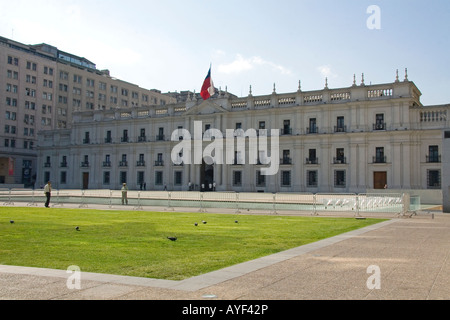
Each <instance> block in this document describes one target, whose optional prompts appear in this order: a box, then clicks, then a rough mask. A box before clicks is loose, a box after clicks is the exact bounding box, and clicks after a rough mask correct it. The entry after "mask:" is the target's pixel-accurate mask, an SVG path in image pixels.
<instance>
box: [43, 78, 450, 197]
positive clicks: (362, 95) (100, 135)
mask: <svg viewBox="0 0 450 320" xmlns="http://www.w3.org/2000/svg"><path fill="white" fill-rule="evenodd" d="M420 96H421V92H420V90H419V89H418V88H417V87H416V85H415V84H414V83H413V82H412V81H409V80H408V78H407V75H406V74H405V78H404V79H399V77H398V74H397V77H396V78H395V80H394V81H393V82H389V83H384V84H375V85H366V84H365V83H364V80H363V79H362V81H361V83H358V84H357V83H356V80H354V82H353V84H352V85H351V86H349V87H345V88H337V89H330V88H328V86H327V85H326V86H325V88H323V89H320V90H315V91H307V92H306V91H302V90H301V88H299V90H298V91H297V92H292V93H286V94H278V93H276V90H275V88H274V91H273V92H272V93H271V94H268V95H264V96H253V95H252V94H251V92H250V94H249V95H248V96H247V97H240V98H238V97H235V96H232V95H230V94H228V93H227V92H218V93H217V94H216V95H215V96H214V97H213V98H211V99H208V100H206V101H203V100H202V99H198V98H197V97H195V96H194V97H193V96H192V95H188V97H187V99H179V102H178V103H174V104H167V105H164V106H146V107H139V106H137V107H136V106H135V107H131V108H129V109H116V110H105V111H99V110H89V111H76V112H75V113H74V115H73V116H74V120H75V121H74V123H73V126H72V128H70V129H63V130H53V131H44V132H42V135H40V136H39V148H38V149H39V163H38V169H39V170H38V172H39V174H38V181H39V183H41V184H42V183H44V182H45V181H46V180H48V179H51V180H52V181H53V184H54V185H55V186H56V187H58V188H94V189H95V188H107V189H117V188H119V187H120V185H121V183H123V182H127V183H128V185H129V186H130V188H135V189H138V188H140V185H141V183H144V182H145V184H146V189H147V190H163V189H164V188H165V187H167V189H168V190H188V188H189V185H191V187H193V188H194V189H195V190H201V186H202V185H204V189H205V190H208V189H209V185H210V184H213V183H215V186H216V190H220V191H237V192H244V191H245V192H314V193H316V192H357V193H361V192H366V190H367V189H383V188H384V187H385V186H386V185H388V186H389V188H392V189H440V188H441V169H442V168H441V167H442V166H441V149H442V130H443V129H444V128H448V127H449V125H450V118H449V117H448V115H449V111H450V105H438V106H424V105H422V103H421V102H420ZM199 126H200V127H199ZM183 129H185V130H187V132H189V133H190V135H191V136H190V138H191V140H189V141H188V142H189V143H190V146H191V147H192V149H193V148H194V146H195V145H196V144H197V146H200V147H201V150H203V151H205V150H208V146H211V144H212V143H213V141H214V139H212V136H213V135H215V137H217V134H218V133H217V131H214V130H213V129H217V130H218V132H220V133H221V134H222V136H223V137H226V134H227V133H226V132H227V130H233V132H234V133H233V138H232V140H233V142H232V144H233V149H227V147H226V145H225V142H223V150H224V154H223V155H222V157H223V158H222V161H217V160H218V158H217V159H216V158H215V156H218V154H215V155H214V157H212V158H211V157H209V159H207V160H205V157H204V158H203V161H201V162H199V163H194V159H193V158H194V157H195V155H194V151H192V154H191V164H187V163H184V162H183V161H178V159H175V160H176V161H174V157H173V152H172V151H173V150H174V148H176V146H177V145H179V143H180V141H181V140H179V138H177V133H180V132H183ZM196 129H197V131H200V132H197V133H195V131H196ZM238 129H242V131H241V130H238ZM252 129H254V130H255V132H256V134H257V135H256V139H257V140H254V139H255V138H254V139H253V140H251V139H250V137H249V136H250V133H251V130H252ZM272 129H273V130H276V131H275V133H274V132H273V131H272ZM264 130H267V131H264ZM263 133H266V134H268V135H269V136H268V137H267V140H268V141H269V140H270V139H272V138H274V137H275V136H278V141H279V148H278V150H277V151H278V154H279V167H278V171H277V172H276V174H270V175H264V174H262V173H263V169H264V168H267V167H268V166H269V165H267V164H264V161H259V160H260V159H263V158H264V157H267V156H273V155H274V154H275V153H272V152H271V149H270V148H269V149H268V151H269V152H267V151H264V152H265V154H264V152H263V153H262V154H261V150H260V149H258V159H257V160H258V161H256V162H254V163H252V162H251V160H250V157H249V155H250V148H251V146H252V145H251V143H256V141H260V139H261V138H262V134H263ZM276 133H278V134H276ZM272 134H273V135H272ZM174 137H175V139H174ZM241 137H244V141H245V147H244V150H242V149H238V148H237V140H238V138H241ZM188 138H189V137H188V136H183V140H182V141H185V140H184V139H188ZM272 141H274V140H272ZM269 143H270V142H269ZM254 146H255V145H253V147H254ZM185 151H186V150H184V149H183V150H182V151H181V152H180V153H179V154H178V155H175V158H177V157H178V156H179V157H180V158H183V157H184V156H186V155H185V154H183V152H185ZM229 152H232V154H229ZM269 153H272V154H269ZM226 157H228V158H227V159H228V160H230V159H231V162H230V161H228V162H227V161H226Z"/></svg>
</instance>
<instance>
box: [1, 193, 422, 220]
mask: <svg viewBox="0 0 450 320" xmlns="http://www.w3.org/2000/svg"><path fill="white" fill-rule="evenodd" d="M45 200H46V197H45V194H44V191H43V190H42V189H38V190H32V189H7V188H4V189H0V203H3V205H4V206H7V205H14V204H15V203H21V204H25V203H26V205H27V206H40V205H43V204H44V202H45ZM127 200H128V205H129V206H133V209H135V210H144V207H147V208H149V207H163V208H165V210H173V209H174V208H197V209H198V210H199V211H201V212H206V211H207V209H208V208H224V209H232V210H235V212H237V213H239V212H248V211H250V210H252V211H253V210H265V211H270V212H271V213H274V214H276V213H279V212H282V211H287V212H289V211H299V212H308V213H311V214H312V215H318V214H319V213H325V212H340V213H351V214H352V215H354V216H360V215H361V213H393V214H399V215H400V214H402V215H404V214H406V213H407V212H408V211H410V210H419V209H420V198H419V199H418V198H417V197H415V198H413V199H412V198H411V197H410V195H409V194H408V193H395V194H384V193H380V194H375V193H366V194H355V193H349V194H344V193H317V194H313V193H257V192H255V193H251V192H241V193H239V192H199V191H136V190H129V191H128V192H127ZM411 201H413V202H411ZM65 205H72V207H73V206H74V205H75V206H77V207H79V208H83V207H88V206H89V205H104V206H107V207H109V208H112V207H116V208H118V207H121V206H122V205H126V203H125V204H122V192H121V190H109V189H96V190H76V189H74V190H66V189H60V190H55V189H54V190H53V191H52V197H51V206H53V207H56V206H61V207H64V206H65Z"/></svg>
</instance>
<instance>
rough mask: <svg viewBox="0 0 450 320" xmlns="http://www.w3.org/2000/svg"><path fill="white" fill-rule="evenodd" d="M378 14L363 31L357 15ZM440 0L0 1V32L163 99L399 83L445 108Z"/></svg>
mask: <svg viewBox="0 0 450 320" xmlns="http://www.w3.org/2000/svg"><path fill="white" fill-rule="evenodd" d="M371 5H376V6H378V7H379V8H380V26H381V28H380V29H369V28H368V27H367V20H368V19H369V18H370V17H371V14H370V13H367V8H368V7H369V6H371ZM449 14H450V1H448V0H430V1H418V0H408V1H406V0H370V1H366V0H341V1H336V0H315V1H314V0H296V1H293V0H279V1H273V0H271V1H268V0H227V1H215V0H196V1H192V0H184V1H182V0H164V1H142V0H139V1H135V0H128V1H111V0H110V1H102V0H100V1H99V0H97V1H95V0H90V1H84V0H79V1H75V0H67V1H66V0H65V1H61V0H58V1H54V0H47V1H43V0H32V1H19V0H15V1H5V0H0V35H1V36H4V37H7V38H12V39H14V40H16V41H19V42H22V43H26V44H37V43H43V42H44V43H48V44H51V45H54V46H56V47H58V48H59V49H60V50H63V51H67V52H70V53H73V54H76V55H79V56H83V57H86V58H87V59H89V60H91V61H92V62H94V63H96V64H97V68H99V69H109V70H110V72H111V75H112V76H114V77H117V78H119V79H122V80H126V81H128V82H132V83H135V84H138V85H139V86H141V87H144V88H147V89H153V88H156V89H159V90H161V91H163V92H168V91H181V90H191V91H193V90H195V91H196V92H199V91H200V87H201V85H202V82H203V79H204V77H205V76H206V73H207V71H208V68H209V65H210V63H211V64H212V79H213V81H214V84H215V85H216V87H219V86H220V87H221V88H222V90H225V87H227V89H228V91H229V92H232V93H234V94H236V95H238V96H246V95H247V94H248V91H249V86H250V85H251V86H252V92H253V95H264V94H270V93H271V92H272V90H273V85H274V83H275V84H276V90H277V92H279V93H285V92H293V91H296V90H297V87H298V81H299V80H300V81H301V83H302V89H303V90H304V91H307V90H316V89H321V88H323V87H324V84H325V77H327V78H328V86H329V87H330V88H340V87H348V86H350V85H351V84H352V81H353V74H356V78H357V82H358V83H359V82H360V80H361V73H364V75H365V82H366V84H370V83H373V84H375V83H388V82H392V81H394V80H395V71H396V69H399V74H400V79H401V80H402V79H403V78H404V70H405V68H408V78H409V80H411V81H414V82H415V84H416V85H417V86H418V87H419V89H420V90H421V92H422V103H424V104H426V105H432V104H445V103H450V59H449V53H450V50H449V49H450V36H449V32H450V22H449V19H448V16H449Z"/></svg>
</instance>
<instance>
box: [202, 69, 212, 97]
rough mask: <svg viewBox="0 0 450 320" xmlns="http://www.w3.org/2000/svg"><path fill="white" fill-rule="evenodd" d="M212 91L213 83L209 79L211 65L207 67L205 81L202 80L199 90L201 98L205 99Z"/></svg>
mask: <svg viewBox="0 0 450 320" xmlns="http://www.w3.org/2000/svg"><path fill="white" fill-rule="evenodd" d="M214 93H215V90H214V83H213V81H212V79H211V67H209V71H208V75H207V76H206V78H205V81H203V86H202V90H201V91H200V95H201V96H202V98H203V100H207V99H209V98H210V97H211V96H212V95H213V94H214Z"/></svg>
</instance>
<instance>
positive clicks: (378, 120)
mask: <svg viewBox="0 0 450 320" xmlns="http://www.w3.org/2000/svg"><path fill="white" fill-rule="evenodd" d="M373 130H386V124H385V123H384V114H382V113H378V114H376V115H375V124H374V125H373Z"/></svg>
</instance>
